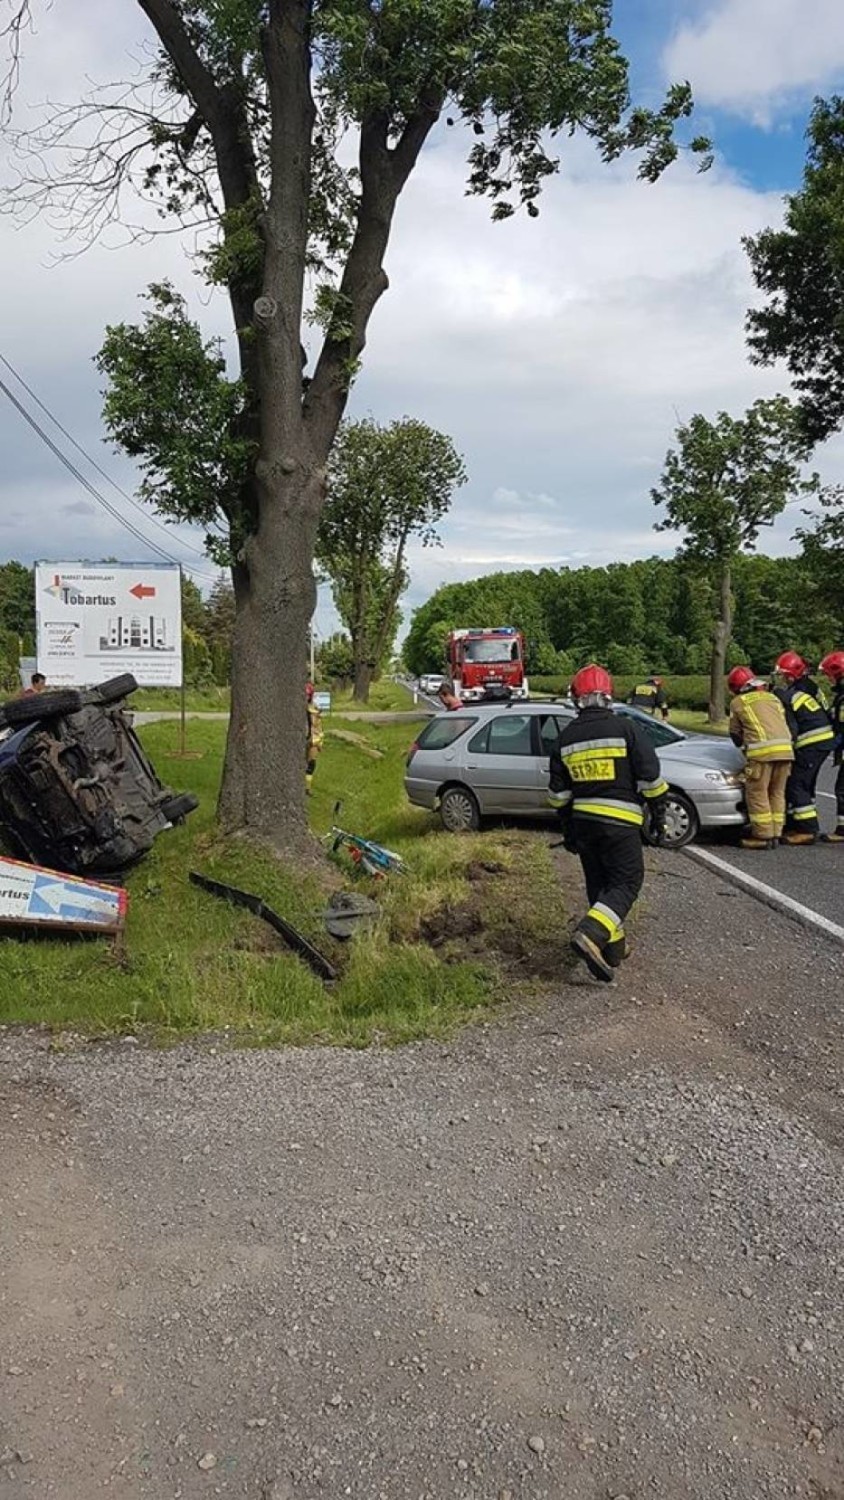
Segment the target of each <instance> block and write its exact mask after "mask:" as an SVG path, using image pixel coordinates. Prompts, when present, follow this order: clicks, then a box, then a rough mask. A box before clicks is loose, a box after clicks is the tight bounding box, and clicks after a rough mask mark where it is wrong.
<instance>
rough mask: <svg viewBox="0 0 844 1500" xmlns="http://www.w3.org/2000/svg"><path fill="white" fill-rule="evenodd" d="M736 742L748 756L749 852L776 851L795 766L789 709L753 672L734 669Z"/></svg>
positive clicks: (731, 677)
mask: <svg viewBox="0 0 844 1500" xmlns="http://www.w3.org/2000/svg"><path fill="white" fill-rule="evenodd" d="M727 686H728V687H729V689H730V692H731V693H733V694H735V696H734V698H733V700H732V702H731V704H730V738H731V739H732V741H733V744H734V745H739V746H741V748H742V749H743V750H744V756H745V765H746V769H745V797H746V801H747V811H748V816H749V818H750V838H747V839H742V841H741V846H742V848H743V849H775V848H776V847H777V844H778V843H779V841H780V839H781V837H782V833H783V829H784V828H785V789H786V786H787V784H788V778H789V776H790V774H791V768H792V765H793V763H794V749H793V747H792V743H791V731H790V729H789V727H788V722H787V720H786V717H785V709H784V707H783V705H782V703H781V702H780V700H779V698H778V697H777V696H776V694H775V693H772V692H771V691H770V689H769V688H767V687H766V686H765V684H764V682H762V681H761V680H760V679H759V678H758V677H757V676H756V674H755V673H754V672H753V671H751V669H750V667H733V670H732V672H731V673H730V675H729V677H728V678H727Z"/></svg>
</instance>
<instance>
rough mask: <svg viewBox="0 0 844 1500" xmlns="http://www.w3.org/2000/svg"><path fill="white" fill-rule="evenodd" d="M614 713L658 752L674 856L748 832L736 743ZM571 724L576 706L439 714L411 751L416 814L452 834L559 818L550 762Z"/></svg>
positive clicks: (491, 707)
mask: <svg viewBox="0 0 844 1500" xmlns="http://www.w3.org/2000/svg"><path fill="white" fill-rule="evenodd" d="M614 706H615V710H616V712H617V713H619V714H624V715H626V716H627V717H629V718H631V719H635V721H636V723H637V724H638V725H639V726H640V727H641V729H642V730H643V731H644V733H645V734H646V735H647V736H648V738H649V739H650V740H651V741H652V743H653V744H654V745H655V747H656V751H657V754H658V755H659V761H660V766H661V767H662V774H663V776H664V777H665V779H666V781H667V782H668V785H669V788H670V796H669V804H668V812H667V819H666V834H667V840H666V841H667V843H668V844H669V845H670V847H672V848H674V849H680V848H682V846H683V845H684V844H688V843H689V842H690V840H691V839H693V838H694V837H695V835H696V834H697V833H698V832H699V830H700V829H702V828H703V829H718V828H731V827H733V828H736V829H740V828H741V827H742V826H743V825H744V823H745V822H746V816H745V810H744V798H743V780H742V771H743V768H744V757H743V756H742V753H741V751H740V750H737V749H736V747H735V745H733V744H732V743H731V741H730V740H727V739H722V738H720V737H719V736H717V735H689V734H684V733H683V731H682V730H680V729H675V728H673V726H672V725H671V724H664V723H662V722H661V721H660V720H657V719H652V718H651V717H650V715H649V714H645V713H642V712H641V711H640V710H638V709H635V708H630V707H628V706H627V704H622V703H617V704H615V705H614ZM573 716H574V708H573V706H572V705H571V704H570V703H514V704H512V705H510V706H507V707H504V706H502V705H495V704H478V705H477V706H474V705H473V706H472V707H471V708H469V707H468V706H467V707H466V708H463V709H459V710H455V711H454V712H451V713H441V714H437V715H436V717H435V718H433V719H431V720H430V721H429V723H428V724H427V725H426V726H425V728H424V729H423V730H422V733H421V734H420V735H419V738H418V739H417V740H416V743H415V744H414V745H413V746H412V747H411V749H410V753H409V755H408V758H407V767H406V770H405V778H404V784H405V790H406V791H407V795H408V797H409V798H410V801H411V802H412V803H414V804H415V806H417V807H425V808H428V809H429V810H430V811H432V812H434V811H436V812H439V815H440V819H441V821H442V825H443V827H444V828H446V829H447V830H448V831H449V832H450V833H460V832H466V831H468V830H470V829H475V828H479V827H480V825H481V819H482V818H486V817H496V816H498V815H500V814H511V815H520V814H529V815H543V816H546V817H553V816H554V814H553V813H552V812H551V810H550V809H549V807H548V800H547V799H548V759H549V756H550V753H551V750H552V748H553V746H554V743H555V741H556V739H557V736H558V735H559V733H560V732H561V730H563V729H564V728H565V727H566V725H567V724H569V723H571V720H572V718H573Z"/></svg>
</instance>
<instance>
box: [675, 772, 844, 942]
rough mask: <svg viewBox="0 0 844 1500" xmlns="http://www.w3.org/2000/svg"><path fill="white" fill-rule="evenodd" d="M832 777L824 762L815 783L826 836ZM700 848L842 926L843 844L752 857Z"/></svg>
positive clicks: (727, 846)
mask: <svg viewBox="0 0 844 1500" xmlns="http://www.w3.org/2000/svg"><path fill="white" fill-rule="evenodd" d="M835 777H836V771H835V768H834V767H833V766H832V764H831V763H830V762H828V763H827V764H826V765H825V766H824V769H823V771H822V772H821V777H820V781H819V783H818V787H819V793H820V795H819V797H818V810H819V812H820V817H821V824H822V827H823V829H824V832H830V831H831V830H832V828H833V827H834V826H835V795H834V792H833V788H834V785H835ZM701 847H702V848H705V849H707V848H708V849H711V851H712V853H713V854H715V855H717V857H718V858H719V859H723V860H725V861H726V862H727V863H728V864H730V865H733V866H734V867H735V868H736V869H738V870H741V871H742V872H743V873H744V874H747V875H752V876H753V877H754V879H756V880H760V881H762V882H763V883H764V884H765V885H768V886H770V887H772V889H773V890H775V891H778V892H780V893H781V894H782V895H784V896H788V897H790V898H791V900H792V901H799V902H800V904H801V905H802V906H806V907H808V908H809V909H810V910H811V911H814V912H817V913H818V914H819V915H820V916H822V917H825V918H826V919H827V920H828V921H830V922H835V923H837V924H838V925H841V924H842V923H844V902H843V901H842V890H844V885H842V877H844V844H831V845H827V844H817V845H813V846H812V847H811V848H808V849H789V848H787V847H785V846H782V845H781V846H780V848H779V849H776V850H774V851H773V852H771V853H756V852H754V851H751V850H748V849H739V848H737V847H735V845H733V844H732V843H727V842H718V843H717V844H714V843H707V842H706V841H705V840H703V841H702V842H701Z"/></svg>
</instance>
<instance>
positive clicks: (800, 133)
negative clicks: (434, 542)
mask: <svg viewBox="0 0 844 1500" xmlns="http://www.w3.org/2000/svg"><path fill="white" fill-rule="evenodd" d="M6 3H7V0H2V4H3V5H4V6H5V4H6ZM33 8H34V10H35V11H36V14H38V15H39V19H38V20H37V25H36V34H35V35H33V36H31V37H29V38H27V41H26V57H25V65H24V70H23V78H22V85H21V89H20V93H19V96H18V101H17V123H18V124H20V125H24V124H26V123H27V122H29V121H30V120H32V119H34V118H36V116H37V112H38V105H39V103H40V102H41V101H43V100H44V99H47V98H49V99H52V100H59V101H71V100H73V99H74V98H76V97H78V96H79V94H80V92H82V91H83V90H84V89H85V88H86V86H87V83H86V81H87V80H92V79H93V80H94V81H96V82H105V81H108V80H110V79H119V78H125V77H129V76H131V74H132V72H133V70H135V69H137V67H138V66H139V65H141V63H142V59H143V55H144V53H143V49H144V46H145V45H146V43H147V32H146V29H145V23H144V21H143V17H142V15H141V12H140V9H139V8H138V6H137V5H136V4H135V3H134V0H111V4H110V6H109V19H110V29H106V28H105V27H104V26H103V25H102V0H73V3H72V4H71V3H70V0H54V3H53V4H52V6H47V5H46V3H44V0H34V7H33ZM616 12H617V29H618V32H619V34H620V36H621V38H622V40H623V42H624V45H625V47H626V49H627V51H628V54H629V55H630V57H631V60H632V63H633V77H634V84H635V88H636V91H637V93H638V95H639V97H641V98H643V99H644V100H645V101H646V102H655V101H656V100H657V99H658V97H659V94H660V91H661V90H662V88H663V87H664V85H665V83H666V82H668V81H670V80H674V79H679V78H689V79H690V80H691V82H692V84H693V87H694V91H695V96H696V100H697V104H698V109H697V124H698V125H699V127H700V128H701V129H702V130H704V131H706V132H707V133H709V134H711V135H712V136H713V137H714V139H715V141H716V143H717V148H718V154H717V160H716V164H715V167H714V168H713V170H712V171H711V172H710V173H709V174H707V175H705V176H702V177H701V176H698V175H697V174H696V172H695V170H694V167H693V165H692V164H691V163H686V162H681V163H680V164H678V165H677V166H675V167H674V168H672V170H671V171H670V172H669V173H668V174H667V175H666V176H665V177H664V178H663V180H662V181H661V182H660V183H658V184H657V185H656V186H652V187H651V186H648V185H646V184H642V183H639V182H637V181H636V180H635V177H634V172H633V168H632V165H631V164H630V163H624V164H620V165H617V166H615V167H613V168H607V167H605V166H603V165H602V164H601V163H600V161H599V160H598V159H597V158H596V156H595V154H594V153H593V152H592V151H591V150H590V149H589V147H588V146H586V145H585V144H584V143H583V142H578V141H574V142H572V143H566V144H565V146H564V154H563V161H562V168H561V172H560V175H559V177H558V178H556V179H554V180H553V181H552V182H551V185H550V187H549V188H548V190H547V191H546V194H545V197H544V199H543V202H542V213H541V216H540V218H539V219H538V220H536V221H531V220H523V219H522V218H517V219H516V220H515V221H510V222H509V223H506V224H504V225H493V224H492V223H491V222H490V219H489V209H488V206H487V205H486V204H485V203H484V202H482V201H478V200H474V199H468V198H466V197H465V196H464V192H463V185H464V181H465V160H464V154H465V149H466V140H465V137H464V136H462V135H461V133H460V132H458V131H443V132H442V134H441V135H439V136H438V137H437V138H436V139H435V140H434V141H433V143H432V145H431V147H430V149H429V150H428V152H427V154H426V156H425V158H424V161H423V164H422V166H421V167H420V170H419V171H418V173H417V174H416V177H415V179H414V180H413V182H412V184H411V186H410V187H409V188H408V190H407V192H406V194H405V196H404V198H403V200H402V202H401V205H400V210H399V215H398V221H397V225H396V232H395V236H394V240H393V243H392V246H391V249H390V254H389V261H388V270H389V274H390V279H391V289H390V291H389V292H388V294H387V295H386V297H385V298H384V299H383V300H382V302H381V304H380V306H379V308H378V309H377V311H376V314H375V317H374V319H373V323H372V326H371V332H370V339H369V345H368V348H367V352H366V365H365V369H364V372H363V374H362V376H361V378H360V380H359V382H358V385H357V387H356V389H355V392H354V397H353V403H352V414H353V415H363V414H365V413H367V414H372V415H374V416H375V417H376V418H378V419H379V420H384V421H387V420H390V419H392V418H394V417H400V416H402V415H405V414H407V415H412V416H415V417H420V418H422V419H424V420H426V421H428V422H431V423H433V424H434V425H436V426H438V427H440V428H442V429H443V430H445V431H447V432H449V433H451V435H452V436H453V438H454V439H455V441H456V443H457V444H458V446H459V447H460V449H461V450H462V452H463V453H464V454H465V456H466V460H467V464H468V468H469V473H470V483H469V484H468V485H467V486H466V487H465V489H463V490H462V491H460V493H459V495H458V497H457V500H456V503H455V505H454V508H453V511H452V513H451V516H450V518H449V520H448V522H447V524H446V525H445V526H444V527H443V543H444V545H443V547H442V548H441V549H436V550H428V551H422V550H420V551H419V552H418V553H417V554H415V555H414V557H413V582H412V586H411V590H410V595H409V599H408V604H409V606H410V607H412V606H413V605H414V604H418V603H420V602H421V601H422V600H423V599H424V598H426V597H427V595H428V594H429V593H430V592H431V590H432V589H433V588H435V587H436V586H437V584H438V583H441V582H443V581H446V580H455V579H459V578H466V577H473V576H476V575H477V574H478V573H480V572H483V571H490V570H494V569H498V568H504V567H520V566H547V565H551V566H554V565H562V564H564V563H572V564H578V563H590V564H601V563H605V562H608V561H610V560H612V559H614V558H621V559H629V558H634V557H641V556H645V555H648V554H650V553H653V552H655V551H660V550H661V551H670V550H671V548H672V542H671V540H670V539H669V538H666V537H665V536H662V535H659V536H657V535H655V534H654V533H653V531H652V523H653V519H654V512H653V507H652V504H651V502H650V498H649V491H650V487H651V485H653V484H654V483H655V482H656V480H657V478H658V475H659V472H660V468H661V464H662V460H663V457H664V454H665V451H666V448H667V447H668V446H669V444H670V441H671V437H672V432H673V430H674V428H675V426H676V424H677V421H678V418H679V419H683V420H684V419H686V418H688V417H689V416H691V415H692V413H693V412H695V411H702V412H705V413H714V412H715V411H717V410H720V409H727V410H730V411H733V412H736V413H737V412H740V411H742V410H743V409H744V407H745V406H746V405H748V404H749V403H750V402H751V401H753V400H755V399H756V398H757V397H758V396H761V395H766V394H770V393H772V392H774V391H776V390H779V389H785V388H786V381H785V377H784V375H783V374H782V372H767V371H759V370H755V369H753V368H752V367H751V366H750V365H749V364H748V362H747V359H746V355H745V347H744V338H743V318H744V312H745V309H746V308H747V306H748V304H749V302H750V301H751V300H752V296H753V289H752V287H751V284H750V278H749V275H748V271H747V265H746V260H745V257H744V254H743V252H742V249H741V244H740V241H741V236H742V235H744V234H748V233H753V232H754V231H756V230H757V229H759V228H761V227H762V226H764V225H767V224H775V223H777V222H779V220H780V218H781V215H782V195H783V193H785V192H788V191H789V190H791V189H793V188H795V187H796V186H797V185H798V183H799V180H800V173H801V168H802V163H803V156H804V131H805V126H806V120H807V115H808V111H809V108H810V105H811V100H812V98H813V96H814V95H815V94H817V93H821V92H829V91H832V90H833V89H835V88H838V89H840V88H841V87H842V85H844V5H842V4H841V0H617V4H616ZM4 170H6V171H8V168H6V169H4ZM125 238H126V237H125V236H124V235H122V234H121V233H119V232H118V231H117V230H116V229H114V230H112V231H110V232H109V233H108V234H107V235H106V236H105V238H104V240H103V242H101V243H99V244H97V245H95V246H94V247H92V248H90V249H89V250H87V251H86V252H85V253H84V254H81V255H76V256H75V257H74V258H70V259H68V258H67V252H68V250H71V251H75V250H78V249H79V245H78V243H77V242H74V241H71V242H69V243H68V242H67V241H66V240H64V239H62V237H61V233H60V226H59V225H57V224H56V223H51V222H48V221H47V220H46V219H44V218H39V219H38V220H36V221H35V222H33V223H31V224H29V225H28V226H25V227H21V226H20V225H16V224H15V223H14V222H13V221H12V220H10V219H9V218H6V219H2V220H0V264H2V282H3V287H4V292H5V296H4V317H3V323H2V333H0V355H2V356H4V357H5V359H6V360H8V361H10V363H11V364H12V366H13V367H14V368H15V370H16V371H18V372H19V374H20V375H22V376H23V377H24V379H25V380H26V381H27V383H28V384H29V385H30V386H31V388H32V390H33V391H34V392H35V393H36V394H37V395H38V396H39V397H40V399H41V400H42V401H43V402H44V403H46V405H47V406H48V407H49V408H50V409H51V410H52V411H53V412H54V413H55V415H56V416H58V418H59V419H60V421H61V422H62V423H63V425H64V426H65V427H66V428H67V430H68V432H70V433H71V434H72V435H73V437H74V438H75V439H76V440H77V441H78V442H79V443H80V444H81V445H82V447H83V448H84V449H86V450H87V451H88V452H89V453H90V454H91V455H92V456H93V457H94V458H95V459H96V460H97V462H98V463H100V464H102V466H103V468H105V469H106V470H107V471H108V473H109V474H110V475H112V476H113V477H114V479H115V480H116V481H117V483H118V484H119V485H121V486H122V488H123V489H124V490H125V491H127V492H128V493H129V494H131V493H132V491H133V488H134V485H135V482H136V480H135V475H134V474H133V471H132V468H131V466H130V465H129V464H127V462H126V461H125V460H123V459H121V458H120V457H119V456H118V455H115V454H113V453H112V452H111V450H110V449H109V447H108V446H107V445H106V444H105V442H104V435H103V429H102V424H101V420H100V393H99V389H98V386H99V379H98V377H97V374H96V372H95V370H94V368H93V365H92V356H93V355H94V354H95V352H96V350H97V349H98V348H99V346H100V344H101V342H102V337H103V331H104V328H105V326H106V325H107V324H109V323H114V322H117V321H120V320H122V319H127V318H130V319H131V318H134V317H136V316H137V313H138V308H139V303H138V300H137V299H138V294H139V293H140V292H141V291H142V290H143V288H144V287H145V286H146V285H147V283H148V282H149V281H151V280H160V279H162V278H163V277H164V276H169V277H170V278H171V279H172V280H173V281H174V282H175V283H176V284H177V285H178V286H179V287H180V288H181V289H182V290H183V291H184V292H185V294H186V296H187V297H188V298H189V300H190V303H191V307H192V310H193V312H194V313H195V315H196V316H197V317H199V318H201V320H202V323H203V326H204V327H205V328H206V330H207V331H208V332H209V333H215V332H219V333H222V334H225V333H226V330H227V323H226V308H225V305H224V303H223V302H222V300H218V301H215V300H213V299H212V300H209V299H208V297H207V295H206V294H205V293H204V291H203V288H202V286H201V283H200V282H199V281H198V279H197V277H196V275H195V274H194V271H193V268H192V266H191V263H190V260H189V258H188V255H187V253H186V251H187V248H188V245H187V244H186V243H183V242H182V240H181V239H180V238H179V237H178V236H169V237H164V238H159V239H157V240H155V241H153V242H151V243H148V244H145V245H137V244H134V245H132V244H130V245H127V244H126V243H125ZM0 377H2V379H3V381H4V382H5V383H6V384H7V385H8V386H9V387H10V389H11V390H12V391H13V392H14V393H15V394H16V395H17V396H18V397H19V398H20V399H22V400H23V401H24V403H25V404H26V405H27V406H28V407H29V409H30V410H32V409H33V408H32V401H31V398H29V397H27V396H26V393H25V392H22V391H21V389H20V387H19V386H18V385H17V384H16V382H15V380H14V378H13V377H11V376H10V374H9V371H8V368H7V366H5V365H3V366H0ZM0 395H2V393H0ZM46 425H47V427H48V429H49V430H50V432H51V435H52V436H53V437H55V438H56V439H57V441H60V442H61V443H62V446H63V447H64V448H65V449H66V450H67V448H68V445H67V441H66V439H62V438H61V437H60V435H59V434H57V433H56V432H55V429H53V428H50V424H49V423H46ZM0 451H2V455H3V457H2V465H1V466H0V556H2V557H3V558H8V557H18V558H21V559H23V560H25V561H30V560H32V559H33V558H35V557H53V558H56V557H59V556H62V557H68V558H69V557H88V558H96V557H103V556H116V557H119V558H123V559H126V560H133V561H135V560H140V559H141V558H145V557H153V556H155V555H156V554H155V553H154V552H153V551H152V550H151V548H150V546H149V545H148V544H149V543H155V544H157V545H159V546H161V547H163V548H164V549H165V551H169V552H171V553H172V555H173V556H174V557H176V558H178V559H179V560H181V561H183V562H184V563H185V564H186V565H189V566H191V567H194V568H195V569H196V570H197V572H196V576H197V580H198V581H199V582H201V584H202V586H203V587H204V588H205V587H207V586H208V584H209V581H210V578H211V577H212V576H213V572H214V570H213V568H212V566H211V564H210V563H209V562H208V561H207V560H204V559H202V558H201V557H199V556H197V554H196V552H195V551H192V550H191V548H196V547H197V546H201V538H198V537H197V536H195V535H192V534H191V533H190V532H189V531H185V530H182V531H179V532H176V533H173V532H171V531H170V530H169V529H168V535H164V534H162V533H161V531H159V530H157V529H156V528H155V526H154V524H152V523H151V522H150V520H149V518H148V517H145V516H142V515H140V514H139V513H138V512H137V510H134V509H132V507H131V506H130V505H129V504H128V503H127V501H126V499H124V498H123V497H122V496H121V495H120V494H118V493H117V492H116V491H115V490H114V489H112V488H111V487H109V486H108V485H107V484H106V482H105V480H103V479H102V478H101V476H99V475H97V474H95V473H93V472H92V471H91V470H90V469H89V468H88V466H87V464H86V463H85V461H84V460H82V459H81V458H80V457H79V455H78V453H74V452H73V450H70V451H71V452H72V456H73V457H74V459H75V460H76V461H77V462H78V463H79V467H80V468H81V469H82V470H83V471H84V472H85V474H86V475H87V476H88V477H89V478H90V479H92V480H93V481H94V483H95V484H96V485H97V487H98V488H99V489H100V490H101V491H102V493H103V494H104V495H105V496H106V497H107V498H108V500H109V501H110V503H112V504H113V505H114V507H115V508H116V509H117V510H118V511H119V513H120V514H121V515H122V516H124V517H126V518H128V519H129V520H131V522H132V524H133V525H135V526H136V528H137V530H138V531H139V532H140V533H141V534H142V537H143V538H144V540H139V539H138V538H136V537H133V536H132V535H130V534H129V533H127V531H126V530H125V529H124V528H123V527H122V526H121V525H120V524H119V523H118V521H116V520H114V519H113V518H112V517H111V516H109V515H108V514H107V513H106V512H105V511H104V509H103V508H102V507H101V506H100V505H99V504H98V503H97V502H96V501H95V500H94V499H93V498H92V497H91V496H90V494H89V493H88V492H86V490H85V489H84V488H83V486H82V485H81V484H80V483H79V482H78V481H77V480H76V479H74V478H73V477H72V476H71V475H70V474H69V473H67V472H66V470H65V469H63V468H62V467H61V465H60V464H59V463H58V461H57V460H56V458H55V457H54V456H53V454H52V453H51V452H50V451H49V449H48V448H47V447H46V446H45V445H44V444H43V443H42V442H41V440H40V439H39V438H38V437H37V436H36V434H35V433H34V432H33V431H32V430H31V429H30V428H29V427H28V426H27V425H26V424H25V422H24V420H23V419H22V417H21V416H20V414H19V412H18V411H17V410H16V409H15V408H14V407H13V406H12V405H11V403H10V402H9V401H8V400H7V399H6V398H5V397H3V399H2V400H0ZM817 463H818V467H820V468H821V470H822V472H823V474H824V477H825V478H827V479H829V480H839V481H842V480H844V442H843V441H841V440H835V441H833V442H832V443H830V444H828V445H827V447H826V448H825V449H824V450H823V451H822V452H821V453H820V454H819V455H818V460H817ZM793 525H794V520H793V517H792V518H790V519H789V521H788V523H786V522H785V521H784V522H783V524H781V525H779V526H778V527H777V529H776V531H775V532H774V533H772V534H770V535H768V536H767V537H766V538H765V539H764V540H765V544H766V546H767V547H768V548H769V550H776V551H787V550H789V548H790V546H791V542H790V531H791V529H792V528H793ZM331 625H332V611H331V608H330V603H329V601H328V600H327V598H323V599H322V600H321V604H320V612H319V616H318V629H319V630H320V631H321V632H324V631H326V630H328V629H329V628H330V627H331Z"/></svg>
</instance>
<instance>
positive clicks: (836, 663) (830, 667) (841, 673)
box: [820, 651, 844, 682]
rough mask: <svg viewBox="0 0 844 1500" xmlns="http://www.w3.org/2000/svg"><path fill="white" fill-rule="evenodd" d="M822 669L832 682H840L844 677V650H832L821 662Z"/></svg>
mask: <svg viewBox="0 0 844 1500" xmlns="http://www.w3.org/2000/svg"><path fill="white" fill-rule="evenodd" d="M820 670H821V671H822V672H823V673H824V676H826V677H828V678H829V680H830V682H840V681H841V679H842V677H844V651H830V653H829V655H828V656H825V657H824V659H823V661H822V662H821V665H820Z"/></svg>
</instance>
